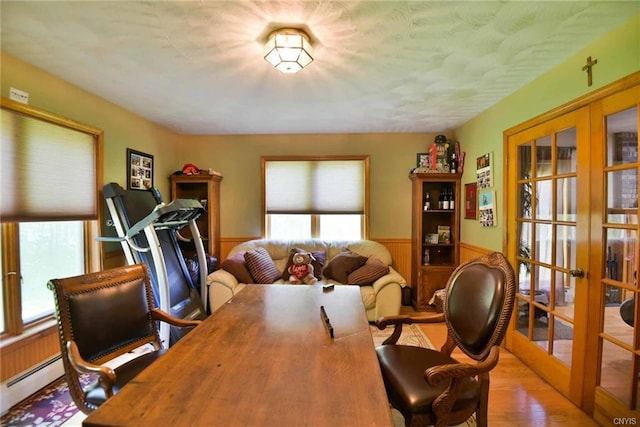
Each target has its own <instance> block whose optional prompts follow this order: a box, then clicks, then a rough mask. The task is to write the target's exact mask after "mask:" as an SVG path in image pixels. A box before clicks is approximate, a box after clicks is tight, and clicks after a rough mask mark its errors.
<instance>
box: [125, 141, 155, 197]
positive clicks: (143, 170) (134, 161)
mask: <svg viewBox="0 0 640 427" xmlns="http://www.w3.org/2000/svg"><path fill="white" fill-rule="evenodd" d="M151 187H153V156H152V155H151V154H147V153H143V152H141V151H136V150H132V149H131V148H127V189H129V190H148V189H150V188H151Z"/></svg>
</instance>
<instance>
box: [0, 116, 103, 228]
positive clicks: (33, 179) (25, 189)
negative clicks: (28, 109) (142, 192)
mask: <svg viewBox="0 0 640 427" xmlns="http://www.w3.org/2000/svg"><path fill="white" fill-rule="evenodd" d="M3 107H4V106H3ZM1 120H2V121H1V128H2V134H1V138H0V140H1V144H0V190H1V191H0V217H1V218H2V221H3V222H7V221H55V220H87V219H97V217H98V202H97V200H98V192H97V188H98V167H97V162H98V154H97V151H98V137H97V136H96V135H95V133H87V132H83V131H82V130H78V129H73V128H69V127H67V126H64V125H61V124H57V123H51V122H50V121H47V120H43V119H41V118H39V117H37V116H33V115H25V114H21V113H20V112H17V111H14V110H10V109H7V108H2V110H1Z"/></svg>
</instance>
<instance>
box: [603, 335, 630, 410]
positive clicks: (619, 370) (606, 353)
mask: <svg viewBox="0 0 640 427" xmlns="http://www.w3.org/2000/svg"><path fill="white" fill-rule="evenodd" d="M629 329H631V328H629ZM632 360H633V354H632V353H631V352H630V351H628V350H625V349H624V348H622V347H620V346H618V345H616V344H614V343H612V342H609V341H607V340H603V345H602V362H601V364H600V368H601V371H600V386H601V387H602V388H604V389H605V390H606V391H608V392H609V393H611V394H612V395H613V396H615V397H616V398H617V399H619V400H620V401H621V402H623V403H625V404H627V405H629V404H630V403H631V387H632V381H633V380H632V375H631V373H632V372H633V369H632Z"/></svg>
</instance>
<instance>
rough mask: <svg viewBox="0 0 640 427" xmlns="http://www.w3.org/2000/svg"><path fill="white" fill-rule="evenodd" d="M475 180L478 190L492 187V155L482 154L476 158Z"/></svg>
mask: <svg viewBox="0 0 640 427" xmlns="http://www.w3.org/2000/svg"><path fill="white" fill-rule="evenodd" d="M476 177H477V179H476V181H477V184H478V190H481V189H483V188H490V187H493V156H492V155H491V153H486V154H483V155H482V156H480V157H478V158H477V159H476Z"/></svg>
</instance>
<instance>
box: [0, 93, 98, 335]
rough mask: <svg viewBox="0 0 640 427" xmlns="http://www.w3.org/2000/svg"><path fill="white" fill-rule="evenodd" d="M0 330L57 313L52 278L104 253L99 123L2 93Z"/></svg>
mask: <svg viewBox="0 0 640 427" xmlns="http://www.w3.org/2000/svg"><path fill="white" fill-rule="evenodd" d="M0 101H1V106H2V109H1V110H0V126H1V127H0V221H1V224H0V252H1V253H2V261H3V262H2V266H1V267H2V277H4V278H5V280H3V283H2V286H1V287H0V334H5V333H6V334H9V335H20V334H22V333H23V332H24V331H25V330H27V329H28V328H30V327H35V326H37V325H38V324H39V323H40V322H41V321H45V320H49V319H53V311H54V301H53V293H52V292H51V291H50V290H49V289H47V286H46V283H47V281H48V280H49V279H52V278H56V277H68V276H74V275H78V274H82V273H85V272H86V271H87V270H88V269H90V267H89V266H96V265H98V264H99V263H98V262H97V259H98V256H99V253H98V251H94V250H92V245H91V244H90V243H89V242H91V241H92V240H93V238H94V237H95V234H96V232H97V230H98V227H97V221H96V220H97V219H98V206H99V204H98V198H99V191H98V190H99V188H100V187H101V184H102V178H101V174H102V168H101V166H100V165H101V162H102V157H101V152H102V137H103V133H102V131H101V130H100V129H96V128H93V127H91V126H87V125H83V124H81V123H77V122H74V121H72V120H68V119H66V118H63V117H59V116H56V115H55V114H52V113H49V112H46V111H42V110H39V109H36V108H33V107H31V106H29V105H24V104H19V103H16V102H13V101H11V100H7V99H5V98H0Z"/></svg>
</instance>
